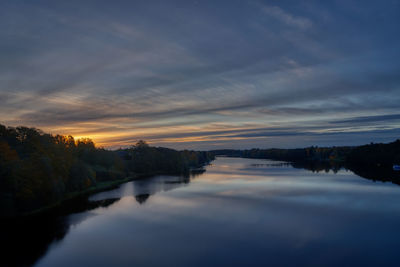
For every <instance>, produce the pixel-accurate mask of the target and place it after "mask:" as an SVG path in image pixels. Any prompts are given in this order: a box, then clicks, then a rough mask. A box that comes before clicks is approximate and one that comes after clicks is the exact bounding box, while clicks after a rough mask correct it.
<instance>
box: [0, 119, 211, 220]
mask: <svg viewBox="0 0 400 267" xmlns="http://www.w3.org/2000/svg"><path fill="white" fill-rule="evenodd" d="M212 159H213V155H212V154H211V153H208V152H202V151H188V150H185V151H176V150H173V149H168V148H161V147H151V146H149V145H147V144H146V143H145V142H144V141H140V142H138V143H137V144H136V145H133V146H132V147H130V148H128V149H120V150H117V151H110V150H107V149H104V148H98V147H96V146H95V144H94V142H93V141H92V140H90V139H87V138H83V139H78V140H75V139H74V137H72V136H64V135H52V134H48V133H44V132H43V131H41V130H38V129H36V128H28V127H16V128H14V127H6V126H4V125H0V216H13V215H18V214H22V213H27V212H32V211H35V210H38V209H41V208H43V207H47V206H49V205H52V204H55V203H57V202H59V201H62V200H63V199H65V198H66V197H68V196H71V195H72V194H76V193H79V192H82V191H84V190H88V189H90V188H95V187H96V186H99V185H100V184H103V185H104V184H107V183H111V182H117V181H120V180H123V179H126V178H127V177H134V176H135V175H137V174H141V175H145V174H156V173H171V174H172V173H173V174H184V173H188V171H189V170H190V169H191V168H197V167H201V166H203V165H204V164H206V163H208V162H209V161H211V160H212Z"/></svg>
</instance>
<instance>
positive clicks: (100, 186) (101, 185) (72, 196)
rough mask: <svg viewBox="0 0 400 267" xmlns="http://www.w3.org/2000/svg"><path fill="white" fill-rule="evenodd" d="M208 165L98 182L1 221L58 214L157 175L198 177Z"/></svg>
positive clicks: (5, 217) (3, 217) (2, 217)
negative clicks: (68, 205) (97, 195)
mask: <svg viewBox="0 0 400 267" xmlns="http://www.w3.org/2000/svg"><path fill="white" fill-rule="evenodd" d="M208 164H209V162H208V163H207V164H204V165H202V166H201V167H198V166H197V167H196V168H192V169H191V170H190V171H189V172H187V173H176V172H163V171H153V172H147V173H137V174H133V175H132V176H129V177H126V178H124V179H119V180H116V181H106V182H98V183H97V184H96V185H94V186H91V187H89V188H87V189H85V190H82V191H76V192H71V193H68V194H66V195H65V197H64V198H63V199H61V200H59V201H57V202H55V203H52V204H51V205H47V206H45V207H41V208H39V209H35V210H33V211H29V212H24V213H20V214H17V215H13V216H3V215H0V218H1V219H11V220H14V219H29V218H30V217H36V216H42V215H46V214H50V213H54V212H56V210H57V209H60V208H62V207H63V206H64V205H65V204H66V203H67V202H71V201H74V200H76V199H79V198H83V197H88V196H90V195H92V194H95V193H100V192H104V191H108V190H112V189H115V188H118V187H119V186H120V185H121V184H124V183H127V182H130V181H135V180H141V179H146V178H149V177H153V176H156V175H191V174H194V175H196V174H198V173H202V172H204V171H205V169H203V167H204V166H206V165H208Z"/></svg>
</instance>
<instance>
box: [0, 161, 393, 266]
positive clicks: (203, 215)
mask: <svg viewBox="0 0 400 267" xmlns="http://www.w3.org/2000/svg"><path fill="white" fill-rule="evenodd" d="M310 170H311V172H310ZM193 178H194V177H193V176H192V177H176V176H156V177H152V178H149V179H146V180H140V181H134V182H130V183H126V184H124V185H122V186H121V187H119V188H117V189H115V190H111V191H107V192H102V193H98V194H95V195H93V196H91V197H90V198H86V199H85V200H81V201H82V203H75V204H74V205H72V207H70V208H66V209H64V210H66V211H67V213H72V214H70V215H65V214H63V215H62V216H55V217H51V218H50V219H45V220H41V221H40V220H38V221H37V222H35V223H33V224H31V223H29V224H28V228H26V227H25V224H22V223H21V224H19V225H16V226H15V228H14V230H11V231H9V236H8V237H7V242H14V243H15V244H14V246H13V247H12V248H11V249H10V250H9V251H7V252H8V253H6V254H7V255H8V254H10V255H11V254H12V253H11V252H13V254H14V255H15V254H16V252H18V253H19V254H23V255H24V257H14V258H12V257H11V256H6V262H8V263H11V262H14V263H15V262H17V263H25V264H32V263H34V262H35V261H36V263H35V265H37V266H57V267H62V266H96V267H97V266H194V267H196V266H249V265H250V266H251V265H253V266H267V265H271V266H301V265H306V266H338V265H340V266H346V265H347V266H354V265H359V266H360V265H363V266H364V265H365V266H368V265H375V266H376V265H379V266H381V265H383V266H390V265H392V266H396V265H397V262H398V260H400V256H399V255H398V253H397V247H398V240H399V239H400V234H399V233H398V230H397V229H398V225H399V224H400V201H399V200H400V190H399V189H400V188H399V187H398V186H396V185H393V184H390V183H372V182H371V181H369V180H366V179H360V177H359V176H357V175H355V174H354V173H353V172H351V171H349V170H346V169H343V168H337V169H327V168H326V167H325V166H322V167H321V166H312V167H310V166H299V165H291V164H287V163H285V162H272V161H266V160H254V159H238V158H236V159H235V158H218V159H217V160H216V161H214V162H213V164H212V165H211V166H208V167H207V172H206V173H204V174H203V175H200V176H198V177H196V179H193ZM189 183H190V184H189ZM85 201H86V202H85ZM84 203H86V204H85V205H83V204H84ZM83 206H85V208H82V207H83ZM8 227H10V226H8ZM5 229H6V228H4V227H3V231H4V230H5ZM21 244H22V245H21ZM29 254H31V255H29ZM27 259H29V260H27ZM37 259H39V260H37Z"/></svg>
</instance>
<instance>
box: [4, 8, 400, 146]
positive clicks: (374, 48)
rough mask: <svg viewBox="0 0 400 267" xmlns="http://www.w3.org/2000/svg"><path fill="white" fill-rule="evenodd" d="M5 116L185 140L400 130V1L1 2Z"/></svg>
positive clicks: (355, 135) (276, 142)
mask: <svg viewBox="0 0 400 267" xmlns="http://www.w3.org/2000/svg"><path fill="white" fill-rule="evenodd" d="M0 25H1V27H0V124H4V125H7V126H19V125H24V126H29V127H36V128H39V129H42V130H43V131H45V132H50V133H52V134H65V135H73V136H75V137H76V138H80V137H88V138H92V139H93V140H94V141H95V142H96V144H97V145H99V146H104V147H106V148H111V149H113V148H118V147H127V146H130V145H133V144H135V143H136V142H137V141H138V140H140V139H143V140H146V141H147V142H149V143H150V144H152V145H156V146H166V147H171V148H176V149H216V148H241V149H243V148H253V147H259V148H271V147H281V148H294V147H305V146H311V145H319V146H331V145H360V144H365V143H370V142H390V141H394V140H395V139H397V138H400V52H399V48H400V30H399V26H400V1H398V0H393V1H391V0H382V1H368V0H360V1H349V0H344V1H335V0H332V1H257V0H254V1H235V0H229V1H201V0H198V1H192V0H185V1H164V0H163V1H153V0H149V1H101V0H96V1H74V0H72V1H70V0H69V1H40V0H36V1H19V0H10V1H7V0H2V1H1V2H0Z"/></svg>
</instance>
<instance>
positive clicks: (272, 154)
mask: <svg viewBox="0 0 400 267" xmlns="http://www.w3.org/2000/svg"><path fill="white" fill-rule="evenodd" d="M210 152H211V153H213V154H214V155H216V156H218V155H225V156H230V157H244V158H258V159H273V160H282V161H290V162H335V163H342V164H345V165H365V166H381V167H386V168H392V166H393V164H400V139H398V140H396V141H394V142H391V143H388V144H381V143H379V144H374V143H371V144H368V145H363V146H333V147H318V146H311V147H306V148H296V149H277V148H271V149H258V148H254V149H248V150H234V149H222V150H212V151H210Z"/></svg>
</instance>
